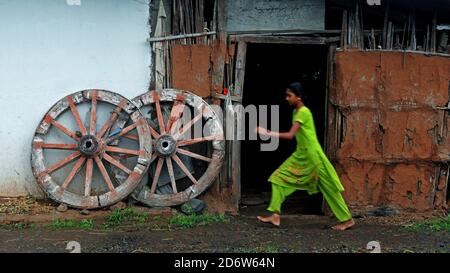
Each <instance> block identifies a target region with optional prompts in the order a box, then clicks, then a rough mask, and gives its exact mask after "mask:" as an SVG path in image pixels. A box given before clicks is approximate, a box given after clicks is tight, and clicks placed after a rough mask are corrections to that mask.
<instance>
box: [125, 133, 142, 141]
mask: <svg viewBox="0 0 450 273" xmlns="http://www.w3.org/2000/svg"><path fill="white" fill-rule="evenodd" d="M123 137H124V138H128V139H132V140H139V136H138V135H136V134H125V135H123Z"/></svg>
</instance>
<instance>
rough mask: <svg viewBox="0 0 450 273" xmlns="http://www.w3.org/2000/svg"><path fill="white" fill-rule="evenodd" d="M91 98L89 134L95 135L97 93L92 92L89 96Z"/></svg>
mask: <svg viewBox="0 0 450 273" xmlns="http://www.w3.org/2000/svg"><path fill="white" fill-rule="evenodd" d="M91 96H92V105H91V119H90V125H89V134H90V135H95V131H96V129H97V128H96V127H97V96H98V91H94V92H92V94H91Z"/></svg>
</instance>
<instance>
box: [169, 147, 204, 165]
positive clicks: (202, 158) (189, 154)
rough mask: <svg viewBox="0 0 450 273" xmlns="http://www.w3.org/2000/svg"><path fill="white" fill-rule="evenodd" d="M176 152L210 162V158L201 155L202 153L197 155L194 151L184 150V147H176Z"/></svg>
mask: <svg viewBox="0 0 450 273" xmlns="http://www.w3.org/2000/svg"><path fill="white" fill-rule="evenodd" d="M177 152H178V153H180V154H184V155H187V156H190V157H193V158H196V159H200V160H203V161H206V162H211V160H212V159H211V158H209V157H206V156H202V155H199V154H196V153H193V152H191V151H188V150H185V149H181V148H178V149H177Z"/></svg>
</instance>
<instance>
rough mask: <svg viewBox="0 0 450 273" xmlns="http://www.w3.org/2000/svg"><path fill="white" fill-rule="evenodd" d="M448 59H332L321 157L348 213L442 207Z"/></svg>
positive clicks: (360, 55) (379, 55) (359, 55)
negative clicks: (331, 168) (337, 180)
mask: <svg viewBox="0 0 450 273" xmlns="http://www.w3.org/2000/svg"><path fill="white" fill-rule="evenodd" d="M449 82H450V58H448V57H444V56H425V55H423V54H417V53H402V52H386V51H383V52H380V51H377V52H362V51H338V52H336V56H335V66H334V79H333V80H332V86H331V88H330V105H331V107H330V109H329V128H330V129H329V130H330V131H331V132H330V134H329V141H328V147H327V148H328V151H333V152H331V153H330V156H331V158H332V160H333V161H334V163H335V165H336V169H337V171H338V173H339V174H340V177H341V179H342V183H343V184H344V187H345V189H346V191H345V193H344V195H345V197H346V200H347V201H348V202H349V204H350V205H355V206H385V205H393V206H396V207H398V208H400V209H409V210H413V211H426V210H430V209H433V208H441V207H446V206H447V205H448V204H447V202H448V197H447V192H448V173H449V168H448V164H447V163H448V161H449V147H450V142H449V138H448V116H449V111H448V110H446V107H447V104H448V101H449V92H450V90H449Z"/></svg>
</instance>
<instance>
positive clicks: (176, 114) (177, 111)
mask: <svg viewBox="0 0 450 273" xmlns="http://www.w3.org/2000/svg"><path fill="white" fill-rule="evenodd" d="M185 100H186V97H185V96H182V95H177V98H176V100H175V102H174V103H173V106H172V111H171V112H170V118H169V121H168V122H167V128H166V131H167V132H171V131H172V130H171V129H172V126H174V125H175V127H176V124H177V122H178V120H179V119H180V117H181V114H182V113H183V111H184V106H185V104H184V103H185Z"/></svg>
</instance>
